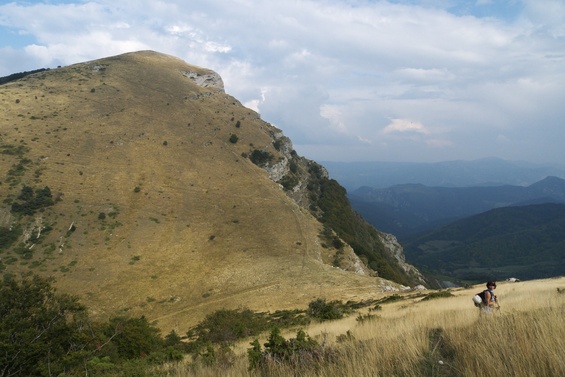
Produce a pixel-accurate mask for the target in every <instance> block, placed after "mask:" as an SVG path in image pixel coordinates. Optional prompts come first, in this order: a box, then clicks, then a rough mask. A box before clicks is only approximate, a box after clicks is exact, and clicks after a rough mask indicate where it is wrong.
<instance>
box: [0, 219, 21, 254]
mask: <svg viewBox="0 0 565 377" xmlns="http://www.w3.org/2000/svg"><path fill="white" fill-rule="evenodd" d="M21 234H22V228H21V226H19V225H18V226H16V227H14V228H13V229H10V228H6V227H0V250H6V249H7V248H8V247H10V246H11V245H12V244H13V243H14V242H16V240H17V239H18V237H19V236H20V235H21Z"/></svg>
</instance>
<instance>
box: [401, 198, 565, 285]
mask: <svg viewBox="0 0 565 377" xmlns="http://www.w3.org/2000/svg"><path fill="white" fill-rule="evenodd" d="M404 247H405V254H406V257H407V259H408V261H409V262H411V263H413V264H415V265H416V266H417V267H418V268H420V269H421V270H423V271H425V272H427V273H428V274H429V275H435V276H436V277H438V280H442V279H445V280H452V281H453V280H455V281H463V282H465V281H470V282H476V281H485V280H487V279H502V278H508V277H517V278H520V279H539V278H547V277H555V276H562V275H565V204H554V203H545V204H536V205H528V206H519V207H506V208H498V209H493V210H490V211H487V212H484V213H481V214H478V215H475V216H471V217H468V218H466V219H463V220H459V221H456V222H454V223H452V224H450V225H447V226H445V227H442V228H439V229H437V230H434V231H431V232H429V233H427V234H424V235H421V236H419V237H415V238H414V239H412V240H410V241H408V242H407V243H406V244H405V245H404Z"/></svg>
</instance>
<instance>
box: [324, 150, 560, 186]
mask: <svg viewBox="0 0 565 377" xmlns="http://www.w3.org/2000/svg"><path fill="white" fill-rule="evenodd" d="M322 164H323V165H324V166H325V167H326V168H327V169H328V171H329V173H330V176H331V177H332V178H333V179H335V180H337V181H338V182H339V183H340V184H341V185H342V186H344V187H345V188H346V189H347V190H348V191H349V192H352V191H354V190H357V189H359V188H360V187H363V186H367V187H371V188H386V187H390V186H394V185H400V184H407V183H413V184H422V185H425V186H434V187H435V186H440V187H470V186H502V185H515V186H526V185H530V184H532V183H534V182H537V181H539V180H541V179H543V178H545V177H547V176H556V177H560V178H565V165H557V164H534V163H529V162H521V161H506V160H502V159H499V158H484V159H480V160H473V161H463V160H459V161H443V162H435V163H416V162H383V161H367V162H330V161H323V162H322Z"/></svg>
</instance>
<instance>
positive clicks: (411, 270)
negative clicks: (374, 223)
mask: <svg viewBox="0 0 565 377" xmlns="http://www.w3.org/2000/svg"><path fill="white" fill-rule="evenodd" d="M380 237H381V242H382V243H383V244H384V245H385V247H386V249H387V250H389V251H390V253H391V254H392V256H393V257H394V259H396V260H397V262H398V264H399V265H400V266H401V267H402V269H403V270H404V271H405V272H406V273H408V274H409V275H411V276H415V277H417V279H418V280H419V281H420V282H421V283H425V279H424V276H423V275H422V274H421V273H420V271H418V269H417V268H416V267H414V266H412V265H411V264H409V263H407V262H406V257H405V256H404V249H403V247H402V245H400V243H399V242H398V240H397V239H396V236H394V235H392V234H388V233H380Z"/></svg>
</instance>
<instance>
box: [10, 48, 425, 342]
mask: <svg viewBox="0 0 565 377" xmlns="http://www.w3.org/2000/svg"><path fill="white" fill-rule="evenodd" d="M21 76H22V77H20V76H18V79H17V80H13V81H9V82H7V83H5V84H4V85H1V86H0V101H1V102H2V106H1V109H0V114H1V117H0V125H1V130H2V132H1V135H0V153H1V155H0V166H1V167H2V170H1V172H2V176H1V177H0V180H1V184H0V196H1V197H2V200H3V202H2V204H1V205H0V258H1V260H0V270H2V271H3V273H4V275H5V276H6V275H10V274H18V273H21V272H24V273H29V272H35V273H38V274H42V275H52V276H54V278H55V279H56V285H57V287H59V288H60V289H61V290H63V291H64V292H68V293H72V294H76V295H79V296H80V298H81V300H82V301H83V302H84V303H85V304H87V305H88V307H89V308H90V309H91V310H92V311H93V314H94V315H98V316H101V317H107V316H110V315H114V314H116V313H126V312H127V313H129V314H132V315H140V314H144V315H146V316H147V317H148V318H149V319H150V320H156V321H157V324H158V326H160V327H162V328H164V329H170V328H176V327H178V326H180V330H181V331H182V330H184V329H185V328H186V326H188V325H191V324H193V323H195V321H198V320H200V319H202V317H203V316H204V315H206V314H208V313H210V312H211V311H213V310H217V309H219V308H237V307H241V306H246V307H249V308H251V309H255V310H265V311H267V310H277V309H285V308H296V307H302V308H304V307H306V306H307V304H308V302H309V301H311V300H313V299H315V298H317V297H325V298H328V299H362V298H363V297H365V296H367V295H372V294H375V293H379V292H382V291H383V290H385V289H388V288H387V287H391V286H398V284H397V283H402V284H411V283H417V282H418V281H419V280H418V279H420V275H419V273H418V272H417V270H415V269H414V268H413V267H412V266H410V265H407V264H406V263H404V256H403V253H402V249H401V248H400V247H399V246H398V244H397V243H396V240H395V239H394V237H392V236H390V235H385V234H382V233H380V232H378V231H376V230H375V229H374V228H372V227H370V226H369V225H368V224H367V223H366V222H364V220H363V219H361V218H360V217H359V216H358V215H356V214H355V213H354V212H353V211H352V210H351V208H350V207H349V203H348V201H347V199H345V190H343V189H342V188H341V187H340V186H339V185H337V183H336V182H335V181H332V180H330V179H328V176H327V172H326V171H325V169H324V168H323V167H322V166H320V165H318V164H316V163H315V162H313V161H309V160H307V159H304V158H302V157H300V156H298V155H297V154H296V152H295V151H294V150H293V149H292V144H291V142H290V140H289V139H288V138H286V137H285V136H284V135H283V133H282V132H281V131H280V130H278V129H277V128H275V127H273V126H272V125H270V124H268V123H266V122H264V121H263V120H261V119H260V117H259V115H258V114H257V113H255V112H253V111H252V110H250V109H247V108H245V107H244V106H242V105H241V104H240V102H239V101H238V100H236V99H235V98H233V97H231V96H229V95H228V94H226V93H225V92H224V89H223V83H222V80H221V77H220V76H219V75H218V74H217V73H215V72H213V71H210V70H207V69H203V68H200V67H195V66H192V65H189V64H187V63H185V62H184V61H182V60H180V59H178V58H175V57H172V56H168V55H164V54H160V53H156V52H152V51H142V52H136V53H128V54H124V55H119V56H115V57H109V58H105V59H100V60H95V61H90V62H86V63H81V64H76V65H71V66H68V67H63V68H58V69H51V70H42V71H39V72H35V73H32V74H29V75H21ZM385 278H386V279H389V280H390V279H393V280H395V283H392V282H390V281H389V280H386V279H385ZM185 325H186V326H185Z"/></svg>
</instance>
